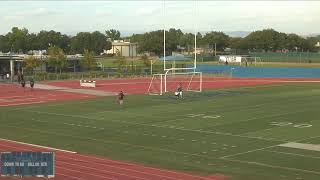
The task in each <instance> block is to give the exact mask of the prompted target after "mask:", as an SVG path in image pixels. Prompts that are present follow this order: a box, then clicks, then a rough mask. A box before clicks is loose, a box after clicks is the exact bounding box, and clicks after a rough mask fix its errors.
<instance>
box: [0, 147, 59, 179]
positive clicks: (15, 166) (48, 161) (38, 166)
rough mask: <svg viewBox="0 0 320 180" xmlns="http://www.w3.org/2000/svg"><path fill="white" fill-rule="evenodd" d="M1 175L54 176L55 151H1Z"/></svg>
mask: <svg viewBox="0 0 320 180" xmlns="http://www.w3.org/2000/svg"><path fill="white" fill-rule="evenodd" d="M0 156H1V158H0V169H1V171H0V174H1V176H2V177H3V176H18V177H47V178H52V177H54V157H55V155H54V152H0Z"/></svg>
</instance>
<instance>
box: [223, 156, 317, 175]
mask: <svg viewBox="0 0 320 180" xmlns="http://www.w3.org/2000/svg"><path fill="white" fill-rule="evenodd" d="M223 159H224V160H226V161H230V162H239V163H243V164H252V165H257V166H263V167H269V168H275V169H284V170H288V171H296V172H303V173H309V174H317V175H320V172H318V171H311V170H306V169H298V168H290V167H283V166H275V165H270V164H266V163H259V162H254V161H244V160H236V159H225V158H223Z"/></svg>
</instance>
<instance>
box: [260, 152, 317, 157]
mask: <svg viewBox="0 0 320 180" xmlns="http://www.w3.org/2000/svg"><path fill="white" fill-rule="evenodd" d="M263 151H267V152H272V153H278V154H287V155H293V156H301V157H306V158H313V159H320V157H316V156H308V155H303V154H296V153H289V152H281V151H272V150H263Z"/></svg>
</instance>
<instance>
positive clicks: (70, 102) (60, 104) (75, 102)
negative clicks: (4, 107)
mask: <svg viewBox="0 0 320 180" xmlns="http://www.w3.org/2000/svg"><path fill="white" fill-rule="evenodd" d="M84 97H85V96H84ZM85 103H89V102H88V101H67V102H66V103H58V104H46V106H50V107H54V106H64V105H72V104H85ZM39 107H41V106H28V107H21V108H15V109H12V110H11V111H16V110H26V109H32V108H39Z"/></svg>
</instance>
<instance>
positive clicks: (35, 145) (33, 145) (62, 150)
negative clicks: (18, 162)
mask: <svg viewBox="0 0 320 180" xmlns="http://www.w3.org/2000/svg"><path fill="white" fill-rule="evenodd" d="M0 140H1V141H7V142H11V143H16V144H23V145H28V146H32V147H37V148H44V149H50V150H54V151H61V152H67V153H72V154H75V153H77V152H74V151H68V150H64V149H57V148H53V147H48V146H41V145H37V144H29V143H24V142H19V141H13V140H9V139H3V138H0Z"/></svg>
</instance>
